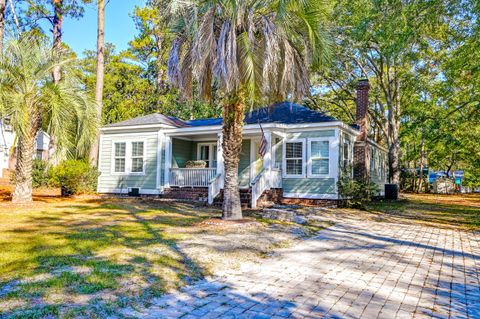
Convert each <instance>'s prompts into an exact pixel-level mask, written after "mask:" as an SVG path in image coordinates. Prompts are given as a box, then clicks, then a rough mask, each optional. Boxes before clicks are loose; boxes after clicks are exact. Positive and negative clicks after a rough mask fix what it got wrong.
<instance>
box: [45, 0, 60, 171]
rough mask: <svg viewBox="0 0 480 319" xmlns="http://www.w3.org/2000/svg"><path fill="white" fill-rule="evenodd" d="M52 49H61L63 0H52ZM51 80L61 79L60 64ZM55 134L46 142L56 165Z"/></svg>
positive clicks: (49, 154) (56, 81)
mask: <svg viewBox="0 0 480 319" xmlns="http://www.w3.org/2000/svg"><path fill="white" fill-rule="evenodd" d="M53 11H54V15H53V49H54V50H57V51H60V50H61V49H62V35H63V34H62V27H63V0H54V1H53ZM52 76H53V82H54V83H55V84H58V83H59V82H60V80H61V79H62V70H61V68H60V66H58V65H57V66H55V67H54V68H53V72H52ZM56 144H57V143H56V139H55V136H53V135H52V136H50V141H49V143H48V160H49V162H50V164H52V165H57V164H58V163H59V162H60V160H61V158H59V156H58V152H57V145H56Z"/></svg>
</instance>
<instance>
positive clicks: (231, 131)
mask: <svg viewBox="0 0 480 319" xmlns="http://www.w3.org/2000/svg"><path fill="white" fill-rule="evenodd" d="M244 116H245V115H244V102H243V99H242V98H240V99H239V100H237V101H235V102H231V103H227V105H225V106H224V107H223V141H222V148H223V157H224V159H223V161H224V165H225V184H224V190H223V192H224V193H223V194H224V196H223V214H222V218H223V219H231V220H234V219H241V218H242V217H243V216H242V206H241V202H240V189H239V186H238V163H239V162H240V152H241V150H242V139H243V138H242V129H243V119H244Z"/></svg>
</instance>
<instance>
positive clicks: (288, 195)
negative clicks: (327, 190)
mask: <svg viewBox="0 0 480 319" xmlns="http://www.w3.org/2000/svg"><path fill="white" fill-rule="evenodd" d="M283 197H285V198H304V199H339V198H338V195H337V194H307V193H283Z"/></svg>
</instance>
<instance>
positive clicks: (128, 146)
mask: <svg viewBox="0 0 480 319" xmlns="http://www.w3.org/2000/svg"><path fill="white" fill-rule="evenodd" d="M135 142H141V143H143V157H142V158H143V170H142V172H132V162H133V161H132V143H135ZM116 143H125V171H123V172H115V144H116ZM110 155H111V157H110V161H111V163H110V174H111V175H115V176H145V175H146V164H147V160H146V157H147V156H146V155H147V139H146V138H143V139H140V138H135V137H130V136H128V137H125V138H120V137H118V138H114V139H112V153H111V154H110ZM138 157H139V156H138Z"/></svg>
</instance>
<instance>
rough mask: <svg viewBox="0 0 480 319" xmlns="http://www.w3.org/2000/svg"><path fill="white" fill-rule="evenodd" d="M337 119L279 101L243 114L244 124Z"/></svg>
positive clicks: (212, 121) (193, 123)
mask: <svg viewBox="0 0 480 319" xmlns="http://www.w3.org/2000/svg"><path fill="white" fill-rule="evenodd" d="M331 121H337V119H336V118H333V117H331V116H328V115H325V114H324V113H321V112H317V111H313V110H310V109H308V108H306V107H304V106H301V105H298V104H295V103H291V102H281V103H277V104H273V105H271V106H267V107H263V108H260V109H256V110H253V111H252V112H250V113H247V114H246V115H245V124H258V123H262V124H264V123H282V124H302V123H319V122H331ZM185 123H186V124H187V125H189V126H210V125H220V124H222V119H221V118H216V119H202V120H191V121H187V122H185Z"/></svg>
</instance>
